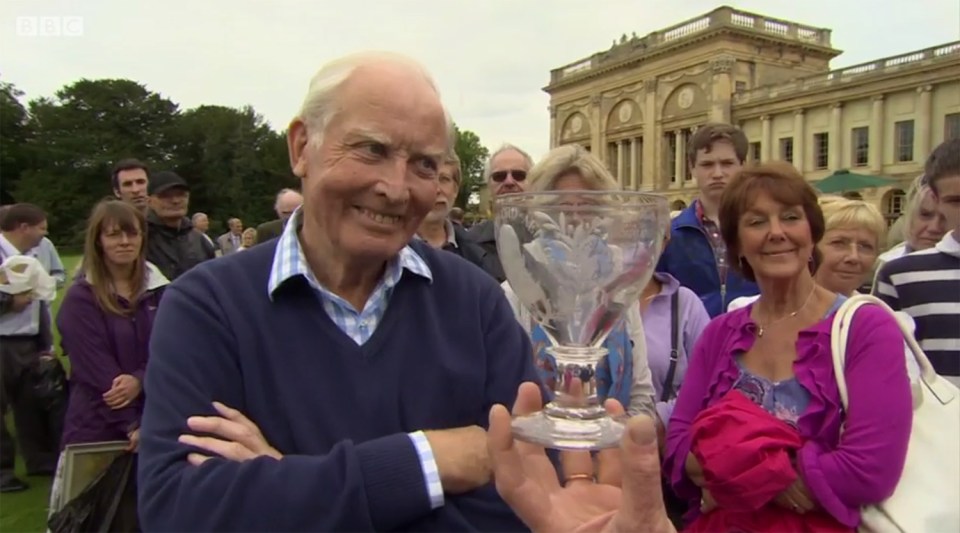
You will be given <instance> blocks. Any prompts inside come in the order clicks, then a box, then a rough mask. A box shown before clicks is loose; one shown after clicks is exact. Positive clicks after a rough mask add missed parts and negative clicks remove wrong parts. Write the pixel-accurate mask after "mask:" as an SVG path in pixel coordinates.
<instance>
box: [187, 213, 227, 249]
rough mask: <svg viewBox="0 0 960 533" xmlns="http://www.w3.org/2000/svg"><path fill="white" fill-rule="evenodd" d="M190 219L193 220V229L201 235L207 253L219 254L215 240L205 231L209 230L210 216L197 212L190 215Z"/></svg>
mask: <svg viewBox="0 0 960 533" xmlns="http://www.w3.org/2000/svg"><path fill="white" fill-rule="evenodd" d="M190 221H191V222H193V231H195V232H197V233H199V234H200V236H201V237H203V243H204V248H206V249H207V254H214V255H217V256H219V255H220V247H219V246H218V245H217V242H216V241H215V240H213V239H212V238H211V237H210V236H209V235H207V232H208V231H210V217H208V216H207V214H206V213H200V212H197V213H194V214H193V216H192V217H190Z"/></svg>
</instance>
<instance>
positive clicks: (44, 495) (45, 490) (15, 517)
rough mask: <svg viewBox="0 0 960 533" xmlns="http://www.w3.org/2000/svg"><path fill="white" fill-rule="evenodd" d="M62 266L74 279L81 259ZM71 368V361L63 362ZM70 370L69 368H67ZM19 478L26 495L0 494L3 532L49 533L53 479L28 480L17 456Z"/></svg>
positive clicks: (68, 260)
mask: <svg viewBox="0 0 960 533" xmlns="http://www.w3.org/2000/svg"><path fill="white" fill-rule="evenodd" d="M61 259H62V260H63V265H64V267H65V268H66V270H67V280H68V283H69V280H70V279H72V277H73V271H74V269H75V268H76V266H77V263H78V262H79V261H80V256H78V255H77V256H63V257H61ZM65 293H66V287H64V288H63V289H62V290H60V292H59V293H58V294H57V299H56V301H54V302H53V316H54V317H56V316H57V310H59V309H60V300H61V298H63V295H64V294H65ZM53 334H54V339H56V343H55V344H54V345H55V346H56V347H57V349H59V347H60V334H59V332H57V329H56V326H54V329H53ZM64 364H65V365H69V362H68V361H64ZM68 368H69V366H68ZM7 418H8V419H7V420H5V422H6V423H7V427H8V428H10V429H11V432H12V430H13V420H11V419H10V417H7ZM17 475H18V476H20V479H22V480H24V481H26V482H27V484H28V485H30V488H29V489H27V490H25V491H23V492H15V493H12V494H11V493H5V494H0V531H2V532H4V533H7V532H11V533H13V532H29V533H34V532H42V531H46V529H47V526H46V523H47V503H48V502H49V498H50V483H51V481H52V480H53V478H51V477H43V476H35V477H26V476H25V474H24V466H23V461H22V460H21V459H20V457H19V456H18V457H17Z"/></svg>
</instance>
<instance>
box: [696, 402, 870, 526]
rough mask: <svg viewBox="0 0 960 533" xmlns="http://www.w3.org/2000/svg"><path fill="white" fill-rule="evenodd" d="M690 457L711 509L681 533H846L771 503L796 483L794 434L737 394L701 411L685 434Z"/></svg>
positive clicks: (816, 516) (822, 517) (819, 514)
mask: <svg viewBox="0 0 960 533" xmlns="http://www.w3.org/2000/svg"><path fill="white" fill-rule="evenodd" d="M691 431H692V432H693V439H692V440H693V444H692V446H691V452H692V453H693V455H694V456H695V457H696V458H697V461H699V462H700V465H701V467H702V468H703V474H704V480H705V482H706V488H707V490H709V491H710V494H711V495H712V496H713V498H714V500H715V501H716V502H717V508H716V509H714V510H712V511H710V512H709V513H706V514H702V515H700V516H699V517H698V518H697V519H696V520H694V522H693V523H692V524H690V525H689V526H688V527H687V528H685V529H684V531H685V532H708V531H709V532H733V531H736V532H750V533H766V532H771V533H773V532H778V533H780V532H849V531H852V530H851V529H849V528H845V527H844V526H842V525H841V524H840V523H839V522H837V521H836V519H834V518H833V517H832V516H830V515H829V514H827V513H826V512H824V511H822V510H817V511H811V512H808V513H806V514H799V513H796V512H794V511H791V510H789V509H785V508H783V507H780V506H779V505H777V504H776V503H774V501H773V500H774V499H775V498H776V497H777V496H778V495H779V494H780V493H781V492H783V491H784V490H785V489H786V488H787V487H789V486H790V484H792V483H793V482H794V481H795V480H796V479H797V472H796V470H795V469H794V467H793V464H792V461H791V456H792V454H793V453H794V452H796V450H797V449H799V448H800V446H801V445H802V444H803V443H802V441H801V439H800V434H799V433H798V432H797V430H796V429H795V428H793V427H791V426H790V425H788V424H787V423H785V422H783V421H781V420H779V419H777V418H776V417H774V416H773V415H771V414H770V413H768V412H767V411H765V410H764V409H763V408H762V407H760V406H759V405H757V404H755V403H754V402H752V401H751V400H750V399H749V398H747V397H746V396H744V395H743V394H741V393H740V392H739V391H737V390H731V391H730V392H729V393H727V395H726V396H724V397H723V399H722V400H720V401H719V402H717V403H716V404H714V405H712V406H710V407H709V408H707V409H704V410H703V411H702V412H701V413H700V414H699V415H697V418H696V420H694V422H693V426H692V428H691Z"/></svg>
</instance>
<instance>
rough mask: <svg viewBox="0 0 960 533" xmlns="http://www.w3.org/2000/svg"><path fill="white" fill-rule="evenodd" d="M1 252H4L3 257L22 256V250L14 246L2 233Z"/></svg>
mask: <svg viewBox="0 0 960 533" xmlns="http://www.w3.org/2000/svg"><path fill="white" fill-rule="evenodd" d="M0 251H2V252H3V257H12V256H15V255H21V253H20V250H18V249H17V247H16V246H14V245H13V243H11V242H10V241H8V240H7V237H6V236H5V235H4V234H2V233H0Z"/></svg>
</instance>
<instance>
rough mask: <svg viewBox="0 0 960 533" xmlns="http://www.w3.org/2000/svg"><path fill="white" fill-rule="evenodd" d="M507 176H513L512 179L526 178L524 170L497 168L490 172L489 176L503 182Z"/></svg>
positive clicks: (521, 179) (520, 179)
mask: <svg viewBox="0 0 960 533" xmlns="http://www.w3.org/2000/svg"><path fill="white" fill-rule="evenodd" d="M507 176H513V181H523V180H525V179H527V171H526V170H498V171H496V172H494V173H492V174H490V178H491V179H492V180H493V181H495V182H497V183H503V181H504V180H506V179H507Z"/></svg>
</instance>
